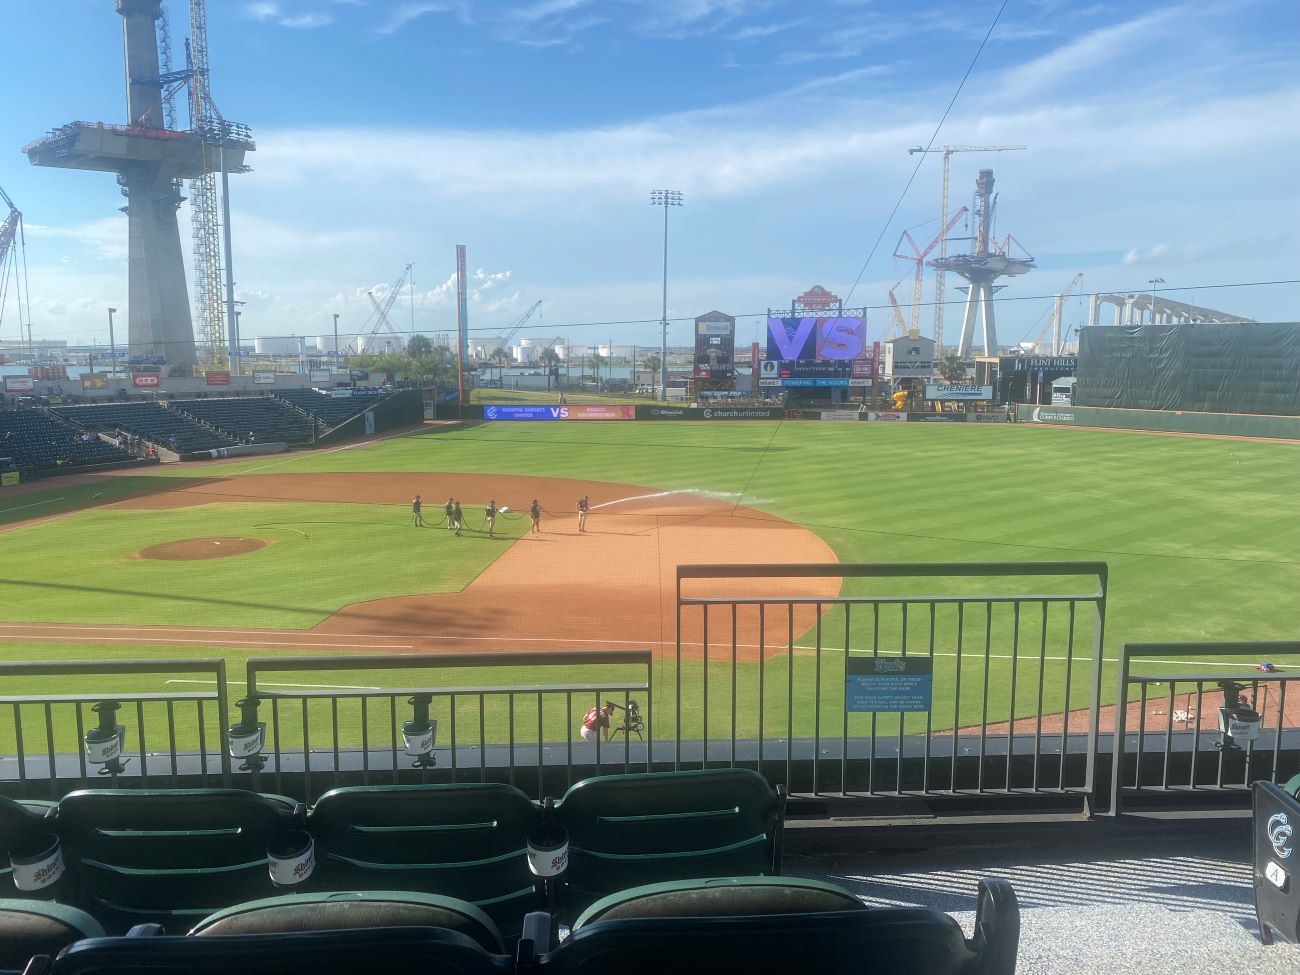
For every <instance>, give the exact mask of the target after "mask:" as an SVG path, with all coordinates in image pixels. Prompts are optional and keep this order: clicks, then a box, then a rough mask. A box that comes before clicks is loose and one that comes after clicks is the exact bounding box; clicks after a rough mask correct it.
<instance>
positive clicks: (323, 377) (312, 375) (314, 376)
mask: <svg viewBox="0 0 1300 975" xmlns="http://www.w3.org/2000/svg"><path fill="white" fill-rule="evenodd" d="M329 381H330V371H329V370H328V369H311V370H309V371H308V373H307V382H309V383H327V382H329Z"/></svg>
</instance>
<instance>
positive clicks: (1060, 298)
mask: <svg viewBox="0 0 1300 975" xmlns="http://www.w3.org/2000/svg"><path fill="white" fill-rule="evenodd" d="M1082 280H1083V272H1082V271H1080V272H1079V273H1078V274H1076V275H1075V276H1074V280H1073V281H1071V282H1070V285H1069V287H1067V288H1066V289H1065V290H1064V291H1062V292H1061V293H1060V294H1059V295H1057V296H1056V298H1055V300H1054V301H1053V304H1052V308H1051V311H1050V312H1045V313H1044V314H1043V317H1042V318H1040V319H1039V321H1041V322H1043V327H1042V328H1040V329H1039V330H1038V334H1037V335H1036V336H1034V344H1033V350H1034V352H1035V353H1041V352H1042V348H1043V340H1044V339H1046V338H1047V330H1048V329H1051V330H1052V348H1051V351H1050V352H1049V353H1048V354H1049V355H1060V354H1061V314H1062V311H1063V310H1064V308H1065V299H1066V298H1068V297H1070V295H1072V294H1074V289H1075V288H1077V287H1078V286H1079V282H1081V281H1082ZM1049 314H1050V315H1051V317H1050V318H1048V315H1049Z"/></svg>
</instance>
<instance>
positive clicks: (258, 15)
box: [243, 0, 351, 30]
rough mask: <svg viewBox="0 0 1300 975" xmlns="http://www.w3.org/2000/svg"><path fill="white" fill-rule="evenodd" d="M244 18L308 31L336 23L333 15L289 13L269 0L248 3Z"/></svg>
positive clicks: (349, 0) (336, 1)
mask: <svg viewBox="0 0 1300 975" xmlns="http://www.w3.org/2000/svg"><path fill="white" fill-rule="evenodd" d="M334 2H335V3H339V2H345V3H346V2H351V0H334ZM243 16H244V17H245V18H246V19H248V20H256V21H260V22H262V23H267V22H274V23H275V24H278V25H279V26H280V27H288V28H292V29H295V30H306V29H311V28H315V27H325V26H326V25H328V24H332V23H333V22H334V17H333V15H332V14H328V13H324V12H310V11H308V12H302V13H292V14H291V13H288V12H287V11H286V10H285V9H284V8H283V7H282V6H281V5H280V4H279V3H272V2H269V0H259V2H256V3H246V4H244V8H243Z"/></svg>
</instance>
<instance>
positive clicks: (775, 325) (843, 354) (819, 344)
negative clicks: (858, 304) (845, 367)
mask: <svg viewBox="0 0 1300 975" xmlns="http://www.w3.org/2000/svg"><path fill="white" fill-rule="evenodd" d="M868 349H870V346H869V345H867V323H866V320H865V319H862V318H841V317H835V318H815V317H812V316H804V317H793V316H791V317H786V318H778V317H776V316H770V317H769V318H768V320H767V357H768V358H769V359H778V360H784V361H786V362H789V361H792V360H800V359H803V360H807V359H816V360H823V361H824V360H838V361H847V362H851V361H852V360H854V359H861V358H863V357H864V356H865V354H866V352H867V351H868Z"/></svg>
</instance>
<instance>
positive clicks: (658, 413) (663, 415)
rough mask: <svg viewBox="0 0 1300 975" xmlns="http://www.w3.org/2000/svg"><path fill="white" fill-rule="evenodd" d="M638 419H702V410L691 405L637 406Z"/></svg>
mask: <svg viewBox="0 0 1300 975" xmlns="http://www.w3.org/2000/svg"><path fill="white" fill-rule="evenodd" d="M636 418H637V419H638V420H703V419H704V411H703V410H700V409H696V408H695V407H693V406H638V407H637V408H636Z"/></svg>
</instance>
